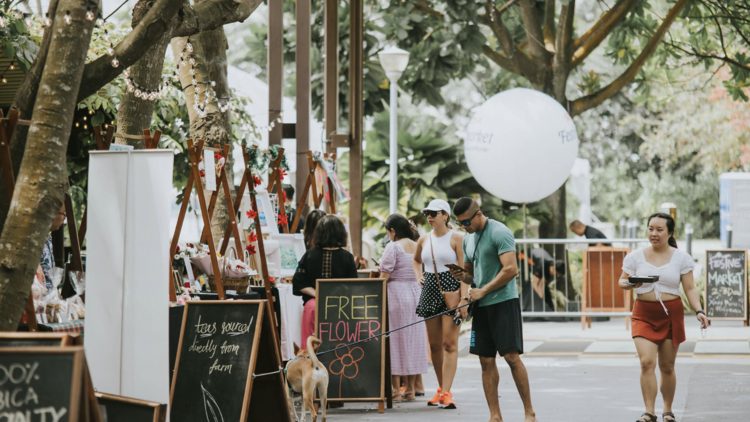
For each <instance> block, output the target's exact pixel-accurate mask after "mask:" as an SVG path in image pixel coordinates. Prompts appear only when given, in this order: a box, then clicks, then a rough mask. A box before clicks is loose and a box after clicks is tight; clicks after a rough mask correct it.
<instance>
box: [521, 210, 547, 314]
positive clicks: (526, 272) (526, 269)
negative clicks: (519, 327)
mask: <svg viewBox="0 0 750 422" xmlns="http://www.w3.org/2000/svg"><path fill="white" fill-rule="evenodd" d="M528 237H529V236H528V225H527V224H526V204H523V238H524V239H528ZM523 267H524V276H525V277H526V279H527V280H529V287H531V291H530V292H528V293H527V294H528V295H531V296H530V297H531V310H532V311H534V286H532V285H531V283H532V282H533V278H532V277H531V274H529V245H527V244H526V243H524V244H523ZM542 267H544V265H542ZM521 297H523V282H522V283H521ZM542 302H544V293H542ZM542 310H544V304H543V303H542Z"/></svg>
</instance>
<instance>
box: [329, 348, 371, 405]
mask: <svg viewBox="0 0 750 422" xmlns="http://www.w3.org/2000/svg"><path fill="white" fill-rule="evenodd" d="M341 346H346V344H344V343H341V344H339V345H338V346H336V347H337V348H338V347H341ZM335 353H336V357H337V358H338V359H336V360H334V361H333V362H331V365H330V366H329V367H328V370H329V371H330V372H331V373H332V374H334V375H338V376H339V398H341V384H342V382H343V381H344V378H347V379H353V378H354V377H356V376H357V374H358V373H359V365H357V362H359V361H361V360H362V358H363V357H365V352H364V350H362V348H361V347H353V348H350V347H349V346H346V349H343V348H342V349H339V350H336V352H335Z"/></svg>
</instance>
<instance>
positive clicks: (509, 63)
mask: <svg viewBox="0 0 750 422" xmlns="http://www.w3.org/2000/svg"><path fill="white" fill-rule="evenodd" d="M482 53H484V55H485V56H487V58H489V59H490V60H492V61H493V62H495V64H497V65H498V66H500V67H501V68H503V69H505V70H507V71H509V72H513V73H517V74H519V75H520V74H521V69H520V68H519V67H518V63H516V62H515V61H514V60H511V59H509V58H508V57H507V56H505V55H504V54H502V53H498V52H497V51H495V50H493V49H491V48H490V47H489V46H488V45H483V46H482Z"/></svg>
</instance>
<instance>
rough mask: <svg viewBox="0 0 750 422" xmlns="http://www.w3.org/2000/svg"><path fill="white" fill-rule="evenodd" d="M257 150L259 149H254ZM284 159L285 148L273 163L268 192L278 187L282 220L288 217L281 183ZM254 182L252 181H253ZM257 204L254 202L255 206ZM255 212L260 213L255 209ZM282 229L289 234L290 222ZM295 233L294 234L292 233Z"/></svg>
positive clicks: (277, 195)
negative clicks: (274, 186) (282, 161)
mask: <svg viewBox="0 0 750 422" xmlns="http://www.w3.org/2000/svg"><path fill="white" fill-rule="evenodd" d="M253 148H255V149H257V147H253ZM283 157H284V148H279V156H278V157H276V159H275V160H273V161H271V168H272V169H273V171H271V175H270V176H269V177H268V188H266V190H267V191H268V193H271V192H272V189H273V185H274V184H275V185H276V198H277V199H278V202H279V216H280V218H284V217H285V216H286V204H285V203H284V187H283V186H282V183H281V160H282V158H283ZM251 180H252V179H251ZM251 192H255V186H253V189H252V190H251ZM254 203H255V202H253V204H254ZM253 209H254V210H255V211H258V210H257V209H255V207H253ZM281 227H282V228H283V229H284V233H289V222H287V223H286V224H282V225H281ZM292 233H294V232H292Z"/></svg>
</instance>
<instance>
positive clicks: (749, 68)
mask: <svg viewBox="0 0 750 422" xmlns="http://www.w3.org/2000/svg"><path fill="white" fill-rule="evenodd" d="M664 44H665V45H668V46H670V47H672V48H674V49H677V50H680V51H682V52H683V53H685V54H688V55H690V56H693V57H698V58H700V59H714V60H721V61H723V62H724V63H727V64H731V65H734V66H737V67H739V68H741V69H744V70H746V71H748V72H750V66H747V65H744V64H742V63H740V62H738V61H737V60H734V59H732V58H730V57H729V56H728V55H725V56H724V57H722V56H718V55H716V54H711V53H699V52H698V51H697V50H695V49H693V51H689V50H687V49H685V48H683V47H681V46H679V45H677V44H675V43H673V42H666V41H664Z"/></svg>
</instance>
